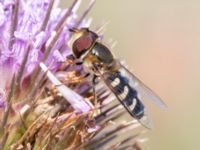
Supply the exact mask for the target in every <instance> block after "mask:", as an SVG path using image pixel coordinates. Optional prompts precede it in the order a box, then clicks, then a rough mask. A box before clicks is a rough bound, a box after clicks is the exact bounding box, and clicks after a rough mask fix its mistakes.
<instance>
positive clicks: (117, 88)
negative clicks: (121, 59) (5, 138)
mask: <svg viewBox="0 0 200 150" xmlns="http://www.w3.org/2000/svg"><path fill="white" fill-rule="evenodd" d="M104 78H105V80H106V82H107V84H108V86H109V88H110V89H111V91H112V92H113V93H114V94H115V96H116V97H117V99H118V100H119V101H120V102H121V103H122V105H123V106H124V107H125V108H126V109H127V111H128V112H129V113H130V114H131V116H133V117H135V118H136V119H140V118H142V117H143V116H144V105H143V103H142V102H141V101H140V100H139V98H138V93H137V91H136V90H135V89H134V88H133V87H132V86H131V85H129V82H128V79H127V78H126V77H124V76H122V75H121V73H120V72H115V73H113V74H104Z"/></svg>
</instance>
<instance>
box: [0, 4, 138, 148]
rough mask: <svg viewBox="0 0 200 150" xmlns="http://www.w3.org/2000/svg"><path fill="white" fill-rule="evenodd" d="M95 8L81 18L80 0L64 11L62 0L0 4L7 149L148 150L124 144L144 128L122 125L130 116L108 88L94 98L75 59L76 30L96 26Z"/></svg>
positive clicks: (2, 143) (1, 142)
mask: <svg viewBox="0 0 200 150" xmlns="http://www.w3.org/2000/svg"><path fill="white" fill-rule="evenodd" d="M94 2H95V0H91V1H90V3H89V4H88V7H87V8H86V10H85V11H84V12H83V13H82V15H81V16H78V15H77V14H76V11H77V9H78V7H79V5H80V0H74V1H72V4H71V6H70V7H69V8H66V9H64V10H63V9H61V8H59V7H58V4H59V1H58V0H44V1H41V0H28V1H24V0H4V1H1V2H0V31H1V35H0V76H1V80H0V112H2V113H1V114H0V120H1V121H0V149H3V148H7V149H28V148H29V149H30V148H31V149H33V148H34V149H38V148H43V149H64V148H68V149H94V148H97V147H99V148H107V149H117V148H122V149H123V148H136V149H141V148H140V146H139V145H138V141H139V140H138V138H137V134H133V135H131V136H128V137H125V138H124V140H121V139H120V140H119V139H118V137H119V136H118V135H119V133H120V132H121V133H123V132H124V131H125V130H131V129H133V128H136V127H138V126H139V124H138V123H137V122H135V121H131V122H123V123H120V122H119V123H115V121H117V120H119V119H120V117H121V116H122V115H124V111H123V109H122V108H121V107H120V105H119V104H114V103H112V101H113V99H114V97H113V96H112V95H111V93H110V92H109V91H108V89H107V88H106V87H105V86H103V85H102V84H101V83H98V85H97V92H96V97H95V96H94V95H93V93H92V85H91V83H90V82H89V81H88V80H87V79H86V77H85V76H84V75H85V74H84V73H85V72H84V70H83V68H82V66H76V64H75V63H73V59H71V57H72V55H71V54H72V53H71V50H70V46H69V44H68V43H69V41H70V39H71V35H72V33H70V32H69V28H72V27H78V28H81V27H88V26H89V23H90V20H87V19H85V16H86V15H87V13H88V12H89V10H90V9H91V7H92V6H93V4H94ZM96 98H97V100H98V101H97V103H95V100H96ZM8 133H9V134H8ZM116 139H118V141H117V140H116ZM108 143H109V144H108Z"/></svg>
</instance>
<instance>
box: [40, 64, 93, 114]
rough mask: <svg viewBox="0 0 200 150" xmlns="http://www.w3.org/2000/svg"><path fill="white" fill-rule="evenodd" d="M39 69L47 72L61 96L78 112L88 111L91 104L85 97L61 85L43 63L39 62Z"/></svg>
mask: <svg viewBox="0 0 200 150" xmlns="http://www.w3.org/2000/svg"><path fill="white" fill-rule="evenodd" d="M40 67H41V69H42V70H43V71H44V72H45V73H46V74H47V77H48V78H49V80H50V81H51V82H52V83H53V84H54V85H55V86H56V87H57V89H58V91H59V92H60V93H61V94H62V95H63V97H64V98H65V99H66V100H67V101H68V102H69V103H70V104H71V105H72V107H73V108H74V109H75V110H77V111H78V112H89V111H90V110H91V109H92V108H93V106H92V104H91V103H90V102H89V100H87V99H86V98H83V97H82V96H80V95H79V94H78V93H76V92H74V91H72V90H71V89H69V88H68V87H66V86H65V85H63V84H62V83H61V82H60V81H59V80H58V79H57V78H56V77H55V76H54V75H53V74H52V73H51V72H50V71H49V70H48V68H47V67H46V65H45V64H44V63H40Z"/></svg>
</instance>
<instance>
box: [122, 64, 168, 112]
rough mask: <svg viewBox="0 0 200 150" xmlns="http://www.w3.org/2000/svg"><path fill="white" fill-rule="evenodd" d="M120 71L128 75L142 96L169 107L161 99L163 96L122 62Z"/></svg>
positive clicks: (161, 105)
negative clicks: (156, 92)
mask: <svg viewBox="0 0 200 150" xmlns="http://www.w3.org/2000/svg"><path fill="white" fill-rule="evenodd" d="M119 64H120V70H119V71H120V72H121V74H122V76H126V77H127V78H128V79H129V83H130V85H131V86H133V88H135V89H136V90H137V91H138V92H139V93H140V95H141V96H142V97H145V98H146V99H148V100H151V101H153V102H154V103H155V104H157V105H158V106H160V107H161V108H163V109H166V108H167V105H166V104H165V103H164V102H163V101H162V100H161V98H160V97H159V96H158V95H156V94H155V93H154V92H153V91H152V90H151V89H150V88H149V87H147V86H146V85H145V84H144V83H143V82H142V81H141V80H140V79H138V78H137V77H136V76H135V75H134V74H132V73H131V72H130V71H129V70H128V69H127V68H126V67H125V66H124V65H122V64H121V63H120V62H119Z"/></svg>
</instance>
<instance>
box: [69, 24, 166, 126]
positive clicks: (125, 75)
mask: <svg viewBox="0 0 200 150" xmlns="http://www.w3.org/2000/svg"><path fill="white" fill-rule="evenodd" d="M70 31H71V32H73V34H74V37H75V38H74V40H73V42H72V51H73V54H74V56H75V58H76V59H77V60H80V61H81V62H82V63H83V68H84V70H85V71H86V72H89V73H91V74H93V75H94V76H96V77H99V78H100V79H101V80H103V81H104V83H105V84H106V85H107V87H108V88H109V89H110V90H111V92H112V93H113V94H114V95H115V96H116V98H117V99H118V100H119V102H120V103H121V104H122V105H123V106H124V108H125V109H126V110H127V112H128V113H129V114H130V115H131V116H132V117H134V118H135V119H137V120H138V121H139V122H140V123H141V124H142V125H144V126H145V127H147V128H151V121H150V119H149V117H148V113H147V111H146V107H145V105H144V104H143V101H142V100H141V98H140V97H139V95H141V96H143V97H145V98H147V99H149V100H152V101H153V102H155V103H156V104H157V105H159V106H160V107H162V108H165V107H166V105H165V103H164V102H163V101H162V100H161V99H160V98H159V97H158V96H157V95H156V94H155V93H153V92H152V90H151V89H149V88H148V87H147V86H146V85H145V84H144V83H142V81H140V80H139V79H138V78H137V77H136V76H135V75H133V74H132V73H131V72H130V71H129V70H128V69H127V68H126V67H125V66H123V65H122V64H121V63H120V62H119V61H118V60H117V59H115V58H114V57H113V55H112V53H111V51H110V50H109V49H108V48H107V47H106V46H105V45H103V44H102V43H101V42H99V41H98V35H97V34H96V33H95V32H93V31H91V30H89V29H88V28H81V29H76V28H72V29H70Z"/></svg>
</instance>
